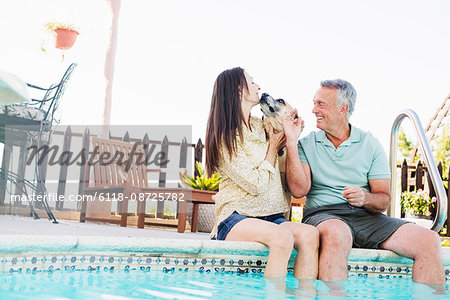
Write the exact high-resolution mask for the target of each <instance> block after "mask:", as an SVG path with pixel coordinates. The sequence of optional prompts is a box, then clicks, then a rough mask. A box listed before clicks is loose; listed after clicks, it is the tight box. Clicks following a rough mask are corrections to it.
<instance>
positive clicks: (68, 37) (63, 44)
mask: <svg viewBox="0 0 450 300" xmlns="http://www.w3.org/2000/svg"><path fill="white" fill-rule="evenodd" d="M44 28H45V29H46V30H47V31H48V32H50V33H51V34H52V35H53V37H54V38H55V47H56V48H57V49H61V50H68V49H70V48H72V46H73V44H74V43H75V41H76V40H77V36H78V34H79V33H78V31H77V29H78V28H77V27H75V25H72V24H65V23H60V22H48V23H45V24H44ZM44 51H45V49H44Z"/></svg>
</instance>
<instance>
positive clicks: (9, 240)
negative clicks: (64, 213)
mask: <svg viewBox="0 0 450 300" xmlns="http://www.w3.org/2000/svg"><path fill="white" fill-rule="evenodd" d="M105 251H107V252H122V253H123V252H126V253H141V254H183V255H186V254H191V255H237V256H238V255H242V256H258V257H261V256H267V255H268V254H269V248H268V247H267V246H265V245H263V244H260V243H254V242H228V241H227V242H224V241H215V240H192V239H185V240H183V239H166V238H148V237H98V236H57V235H52V236H49V235H23V234H20V235H15V234H0V254H12V253H14V254H28V253H30V252H31V253H35V252H105ZM442 254H443V260H444V266H450V248H448V247H442ZM295 256H296V251H295V250H294V251H293V253H292V257H295ZM348 261H349V262H352V261H355V262H356V261H366V262H372V263H377V262H385V263H396V264H408V265H410V264H412V262H413V261H412V260H411V259H409V258H406V257H403V256H400V255H398V254H396V253H394V252H392V251H389V250H373V249H355V248H354V249H352V250H351V252H350V255H349V258H348Z"/></svg>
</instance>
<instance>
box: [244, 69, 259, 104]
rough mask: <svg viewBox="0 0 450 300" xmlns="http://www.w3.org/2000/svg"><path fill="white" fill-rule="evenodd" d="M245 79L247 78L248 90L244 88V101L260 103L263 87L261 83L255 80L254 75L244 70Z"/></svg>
mask: <svg viewBox="0 0 450 300" xmlns="http://www.w3.org/2000/svg"><path fill="white" fill-rule="evenodd" d="M244 75H245V79H246V80H247V87H248V91H247V90H245V89H244V93H243V95H242V101H247V102H250V103H254V104H258V103H259V90H260V89H261V88H260V87H259V85H257V84H256V83H254V82H253V77H252V76H250V75H249V74H248V73H247V72H245V71H244Z"/></svg>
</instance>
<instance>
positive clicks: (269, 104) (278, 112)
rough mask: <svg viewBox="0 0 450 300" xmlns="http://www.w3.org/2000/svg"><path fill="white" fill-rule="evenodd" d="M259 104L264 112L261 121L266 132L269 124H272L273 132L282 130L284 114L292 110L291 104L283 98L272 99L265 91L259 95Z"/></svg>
mask: <svg viewBox="0 0 450 300" xmlns="http://www.w3.org/2000/svg"><path fill="white" fill-rule="evenodd" d="M259 104H260V106H261V111H262V112H263V114H264V117H263V122H264V129H265V130H266V132H268V126H269V124H270V125H272V127H273V132H274V133H280V132H282V131H283V119H284V116H285V115H286V114H287V113H289V112H291V111H292V110H293V108H292V106H291V105H289V103H287V102H286V101H284V100H283V99H274V98H273V97H272V96H270V95H269V94H267V93H263V94H262V95H261V99H260V101H259ZM297 118H298V116H297V115H295V119H297Z"/></svg>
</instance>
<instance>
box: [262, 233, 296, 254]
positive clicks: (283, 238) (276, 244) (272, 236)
mask: <svg viewBox="0 0 450 300" xmlns="http://www.w3.org/2000/svg"><path fill="white" fill-rule="evenodd" d="M267 237H268V241H267V246H269V248H270V249H271V250H273V249H278V250H282V251H283V250H284V251H292V249H293V247H294V237H293V235H292V233H291V232H290V231H289V230H286V229H284V228H275V229H273V230H272V231H271V232H270V233H269V234H268V235H267Z"/></svg>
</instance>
